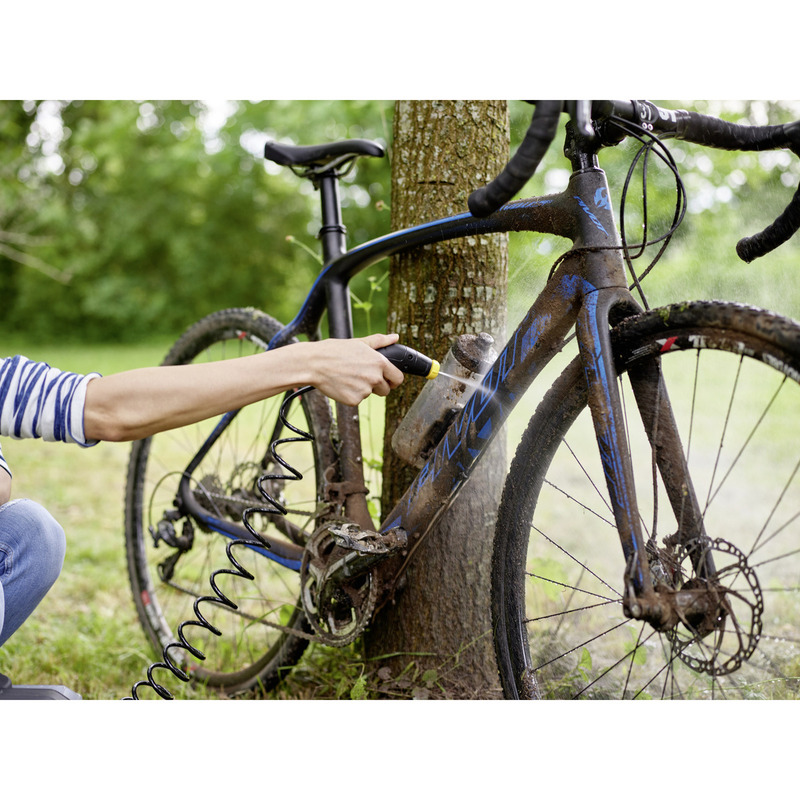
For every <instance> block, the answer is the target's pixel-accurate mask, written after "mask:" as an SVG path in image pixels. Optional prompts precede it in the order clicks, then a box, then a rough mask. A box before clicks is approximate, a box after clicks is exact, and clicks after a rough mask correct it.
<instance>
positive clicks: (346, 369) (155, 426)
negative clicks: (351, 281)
mask: <svg viewBox="0 0 800 800" xmlns="http://www.w3.org/2000/svg"><path fill="white" fill-rule="evenodd" d="M397 338H398V337H397V335H396V334H388V335H384V334H373V335H372V336H368V337H366V338H364V339H326V340H323V341H320V342H298V343H296V344H291V345H287V346H285V347H281V348H278V349H276V350H270V351H268V352H266V353H259V354H257V355H253V356H245V357H243V358H237V359H232V360H230V361H224V362H212V363H207V364H186V365H180V366H169V367H145V368H143V369H137V370H130V371H128V372H121V373H118V374H116V375H109V376H105V377H101V378H95V379H94V380H92V381H91V382H89V384H88V385H87V387H86V404H85V408H84V417H83V425H84V434H85V437H86V439H87V440H97V439H99V440H105V441H130V440H133V439H142V438H145V437H147V436H150V435H152V434H154V433H158V432H159V431H163V430H168V429H171V428H177V427H181V426H183V425H188V424H190V423H192V422H197V421H199V420H201V419H206V418H208V417H213V416H217V415H219V414H223V413H225V412H226V411H231V410H233V409H236V408H241V407H243V406H246V405H249V404H250V403H254V402H257V401H258V400H263V399H264V398H266V397H271V396H272V395H276V394H280V393H282V392H284V391H286V390H287V389H292V388H295V387H298V386H306V385H309V384H310V385H312V386H316V387H317V388H318V389H319V390H320V391H322V392H323V393H324V394H326V395H327V396H328V397H330V398H332V399H333V400H336V401H339V402H342V403H344V404H345V405H357V404H358V403H359V402H361V401H362V400H363V399H364V398H366V397H367V396H369V395H370V394H372V393H374V394H378V395H381V396H385V395H386V394H388V393H389V391H390V390H391V389H393V388H395V387H396V386H399V385H400V383H402V381H403V373H402V372H400V370H399V369H397V367H395V366H394V365H393V364H391V363H390V362H389V361H388V360H387V359H385V358H384V357H383V356H382V355H380V353H377V352H376V349H377V348H379V347H385V346H387V345H389V344H393V343H394V342H396V341H397Z"/></svg>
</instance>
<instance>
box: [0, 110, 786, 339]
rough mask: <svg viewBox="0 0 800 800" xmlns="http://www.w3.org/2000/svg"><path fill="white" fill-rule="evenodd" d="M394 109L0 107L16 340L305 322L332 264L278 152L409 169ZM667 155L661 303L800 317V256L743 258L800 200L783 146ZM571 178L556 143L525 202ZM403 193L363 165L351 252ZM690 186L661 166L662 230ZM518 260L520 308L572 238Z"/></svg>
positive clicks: (758, 113)
mask: <svg viewBox="0 0 800 800" xmlns="http://www.w3.org/2000/svg"><path fill="white" fill-rule="evenodd" d="M663 105H665V106H667V107H672V108H677V107H691V108H693V109H694V110H697V111H701V112H704V113H711V114H715V115H720V116H724V117H725V118H727V119H730V120H734V121H743V122H747V123H751V124H753V123H759V124H761V123H767V122H769V123H774V122H781V121H788V120H790V119H794V118H797V117H798V116H800V107H799V106H798V104H797V103H792V102H788V101H784V102H774V103H768V102H762V101H759V102H744V101H737V102H729V103H723V102H695V101H684V102H673V101H663ZM392 110H393V104H392V103H391V102H390V101H266V102H213V103H206V102H199V101H163V100H159V101H140V102H138V101H130V100H124V101H122V100H120V101H111V100H95V101H70V102H66V101H63V102H62V101H10V100H6V101H0V292H2V297H3V301H4V309H3V315H2V319H1V320H0V333H2V334H3V335H4V336H5V337H7V338H8V337H13V338H14V339H17V340H18V339H19V337H20V335H21V336H23V337H24V338H25V339H27V340H29V341H41V342H47V341H51V342H52V341H56V340H58V341H64V340H73V341H87V342H88V341H102V342H123V341H140V340H147V339H151V338H153V337H164V336H174V335H176V334H178V333H179V332H180V331H182V330H183V329H184V328H185V327H186V326H187V325H189V324H190V323H191V322H193V321H194V320H196V319H197V318H198V317H200V316H202V315H204V314H207V313H210V312H211V311H214V310H216V309H218V308H222V307H225V306H235V305H256V306H260V307H262V308H264V309H266V310H267V311H268V312H269V313H271V314H272V315H273V316H275V317H277V318H278V319H280V320H282V321H284V322H288V321H289V319H291V317H292V316H293V315H294V313H295V312H296V310H297V308H298V306H299V304H300V303H301V302H302V299H303V297H304V295H305V292H306V291H307V289H308V287H309V286H310V284H311V282H312V281H313V279H314V277H315V275H316V273H317V271H318V269H319V263H318V262H317V261H316V260H315V258H314V257H313V255H311V254H309V252H307V250H306V247H310V248H312V249H313V250H316V242H315V236H316V232H317V229H318V226H319V212H318V199H317V195H316V193H315V192H314V190H313V188H312V187H311V185H310V184H309V183H308V182H307V181H302V180H300V179H298V178H297V177H296V176H294V175H293V174H292V173H291V172H290V171H289V170H288V169H286V168H280V167H276V166H275V165H272V164H270V163H267V162H265V161H264V159H263V157H262V155H261V153H262V149H263V143H264V141H265V140H266V139H268V138H272V139H279V140H284V141H292V142H295V143H298V144H312V143H316V142H318V141H324V140H331V139H337V138H355V137H364V138H372V139H377V140H379V141H382V142H383V143H384V144H386V145H387V146H388V147H389V154H390V156H391V125H392ZM510 113H511V122H512V126H511V129H512V148H513V147H515V146H516V145H517V144H518V142H519V140H520V138H521V136H522V135H523V134H524V131H525V130H526V128H527V126H528V123H529V120H530V113H531V109H530V106H528V105H526V104H524V103H516V102H514V103H510ZM667 144H668V147H669V149H670V152H671V153H672V155H673V157H674V158H675V160H676V162H677V164H678V167H679V169H680V171H681V175H682V177H683V180H684V182H685V184H686V188H687V192H688V197H689V213H688V215H687V218H686V220H685V222H684V223H683V225H682V227H681V229H680V230H679V231H678V234H677V235H676V236H675V239H674V243H673V245H672V247H671V248H670V250H669V251H668V253H669V255H668V258H665V261H664V262H663V264H665V265H666V266H661V267H659V268H658V269H657V270H656V271H655V272H654V274H653V277H651V278H648V279H647V283H646V287H652V292H651V295H650V297H651V305H656V304H660V303H661V302H665V301H667V300H675V299H682V298H684V297H686V296H697V295H701V294H702V295H704V296H707V297H711V296H715V297H724V298H726V299H734V300H743V301H748V302H753V303H755V304H759V305H771V306H775V305H776V301H777V304H778V305H779V306H780V305H781V304H782V307H779V308H778V310H781V311H783V312H784V313H789V314H792V315H794V316H800V303H798V290H797V289H796V288H795V286H796V284H797V283H798V282H797V280H796V279H795V276H794V271H793V269H794V268H793V266H792V264H794V265H796V264H797V256H798V252H799V249H798V244H797V242H792V243H790V244H789V245H786V246H784V247H783V248H781V249H780V250H779V251H778V252H777V253H776V254H775V255H774V256H770V257H769V258H768V259H765V260H764V261H762V262H761V263H760V264H759V263H758V262H757V263H756V264H754V265H749V266H746V265H743V264H742V262H739V261H738V259H737V258H736V256H735V254H734V251H733V248H734V246H735V242H736V240H737V239H738V238H739V236H741V235H744V234H745V233H748V234H749V233H753V232H755V231H756V230H760V229H761V228H762V227H763V226H764V225H766V224H767V223H769V222H771V221H772V220H773V219H774V218H775V216H776V215H777V214H778V213H779V212H780V211H781V210H782V208H783V207H784V206H785V204H786V203H787V202H788V200H789V198H790V197H791V194H792V191H793V189H792V187H793V186H794V187H796V186H797V184H798V182H799V181H800V168H799V167H798V163H797V161H798V160H797V159H795V158H793V157H791V156H790V154H788V153H785V152H782V151H781V152H776V153H761V154H758V153H724V152H720V151H711V150H706V149H702V148H699V147H696V146H693V145H688V144H685V143H681V142H668V143H667ZM637 149H638V144H636V143H634V142H632V141H629V142H627V143H626V144H625V145H623V146H622V147H620V148H616V149H615V150H613V151H609V152H607V153H604V154H603V155H602V157H601V163H602V165H603V167H604V168H606V169H607V170H608V172H609V174H610V176H611V179H612V202H613V203H614V206H615V208H616V209H617V211H619V207H620V200H621V197H620V194H619V188H620V187H621V186H622V181H624V179H625V176H626V173H627V171H628V168H629V166H630V163H631V161H632V159H633V157H634V155H635V153H636V150H637ZM567 167H568V164H567V162H566V161H565V160H564V158H563V155H562V154H561V152H560V149H559V148H558V147H554V148H552V149H551V151H550V153H549V154H548V156H547V159H546V162H545V164H544V168H543V169H542V170H541V171H540V173H539V174H537V176H536V177H535V178H534V179H533V180H532V181H531V184H530V186H529V187H528V188H527V190H526V193H527V194H540V193H549V192H554V191H559V190H561V189H562V188H563V187H564V185H565V184H566V180H567V177H568V172H567ZM638 173H639V178H640V176H641V168H640V169H639V170H638ZM390 180H391V166H390V158H389V159H382V160H378V159H365V160H362V161H361V162H360V163H359V166H358V169H357V170H356V171H355V172H354V173H351V175H349V176H348V177H347V178H346V179H345V180H344V182H343V186H342V200H343V204H344V206H345V209H344V214H345V222H346V225H347V228H348V242H349V243H350V244H351V245H354V244H358V243H361V242H364V241H366V240H368V239H371V238H374V237H376V236H380V235H383V234H385V233H387V232H388V230H389V213H388V211H387V210H386V209H385V208H383V209H382V204H383V205H384V206H385V204H386V203H388V201H389V198H390ZM637 180H638V184H637V183H636V181H634V182H633V183H632V187H633V188H632V190H631V192H630V193H629V196H628V199H627V207H626V229H627V230H628V235H629V237H630V239H631V241H637V237H640V236H641V221H642V216H641V198H640V195H641V180H640V179H637ZM674 186H675V184H674V179H673V178H672V177H671V174H670V173H669V172H668V171H667V170H665V169H663V168H661V167H659V166H658V165H657V164H654V163H651V164H650V166H649V167H648V212H649V221H650V228H649V233H650V234H651V235H653V234H654V233H655V234H656V235H657V234H659V233H661V232H663V230H664V229H665V227H666V226H667V225H668V223H669V221H670V220H671V218H672V214H673V206H674V195H675V190H674ZM637 192H638V194H637ZM289 235H291V236H293V237H295V241H291V240H289V239H287V236H289ZM510 246H511V248H512V260H511V293H512V305H513V303H514V302H516V301H515V299H514V298H515V297H517V296H519V295H524V292H523V291H519V290H524V289H528V288H530V289H534V288H535V285H531V280H530V279H529V276H533V282H534V284H535V283H536V282H537V281H542V280H544V276H545V275H546V273H547V269H546V267H547V265H549V263H551V262H552V261H553V260H554V259H555V257H556V256H557V255H558V254H559V253H560V252H562V251H563V249H565V248H566V242H563V243H559V242H557V241H556V242H554V241H553V240H552V239H550V238H546V237H541V236H538V235H537V234H525V235H522V236H520V237H512V242H511V245H510ZM646 260H647V257H645V258H644V259H643V261H646ZM643 266H644V265H643ZM385 271H386V263H385V262H384V264H383V265H378V266H377V267H375V268H372V270H370V272H369V273H368V274H366V275H363V276H360V278H359V279H358V280H357V281H356V282H355V283H354V284H353V287H352V288H353V291H354V294H355V295H356V296H357V298H358V299H359V301H360V303H361V306H362V307H363V308H366V309H368V310H370V314H368V315H357V318H356V321H357V325H358V327H359V331H358V332H359V333H366V332H367V329H369V330H380V329H382V328H383V326H384V325H385V292H380V291H375V289H374V287H376V286H377V287H379V286H380V283H379V282H380V280H381V276H382V274H383V273H385ZM519 302H520V304H522V303H523V302H524V301H522V300H520V301H519ZM511 317H512V318H513V317H514V313H513V309H512V314H511Z"/></svg>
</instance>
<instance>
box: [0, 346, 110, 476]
mask: <svg viewBox="0 0 800 800" xmlns="http://www.w3.org/2000/svg"><path fill="white" fill-rule="evenodd" d="M98 377H100V375H99V373H97V372H92V373H90V374H89V375H79V374H77V373H74V372H62V371H61V370H59V369H55V368H54V367H51V366H50V365H49V364H45V363H43V362H37V361H31V360H30V359H28V358H25V357H24V356H14V357H13V358H4V359H0V435H2V436H10V437H12V438H13V439H44V440H45V441H47V442H70V443H74V444H78V445H80V446H81V447H91V446H92V445H95V444H97V441H96V440H90V441H86V437H85V435H84V431H83V407H84V404H85V401H86V385H87V384H88V383H89V381H90V380H92V379H93V378H98ZM0 467H2V468H3V469H4V470H5V471H6V472H8V473H9V475H10V474H11V470H10V469H9V467H8V464H7V463H6V460H5V458H3V454H2V450H0Z"/></svg>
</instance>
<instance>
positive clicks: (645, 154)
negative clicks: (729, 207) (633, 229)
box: [609, 116, 687, 309]
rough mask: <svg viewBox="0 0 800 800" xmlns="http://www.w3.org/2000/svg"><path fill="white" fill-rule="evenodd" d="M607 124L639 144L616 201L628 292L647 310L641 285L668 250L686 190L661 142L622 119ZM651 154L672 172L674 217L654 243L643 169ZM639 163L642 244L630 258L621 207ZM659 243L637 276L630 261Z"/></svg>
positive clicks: (681, 216)
mask: <svg viewBox="0 0 800 800" xmlns="http://www.w3.org/2000/svg"><path fill="white" fill-rule="evenodd" d="M609 122H610V123H611V124H613V125H616V126H617V127H618V128H619V129H620V130H622V131H623V132H624V133H626V134H628V135H629V136H632V137H633V138H635V139H637V140H638V141H639V142H641V144H642V146H641V147H640V148H639V150H638V152H637V153H636V155H635V156H634V158H633V160H632V161H631V164H630V167H629V168H628V174H627V176H626V178H625V183H624V184H623V189H622V197H621V200H620V238H621V240H622V252H623V256H624V258H625V263H626V265H627V267H628V269H629V271H630V274H631V278H632V280H633V283H632V285H631V286H630V287H629V288H631V289H633V288H634V287H635V288H636V290H637V291H638V293H639V296H640V297H641V299H642V303H643V305H644V307H645V308H646V309H647V308H649V306H648V303H647V298H646V297H645V295H644V291H643V289H642V286H641V282H642V280H643V279H644V278H645V277H646V276H647V275H648V274H649V273H650V272H651V271H652V269H653V267H655V265H656V263H657V262H658V261H659V259H660V258H661V256H662V255H663V254H664V252H665V250H666V249H667V247H668V246H669V243H670V241H671V240H672V236H673V234H674V233H675V231H676V230H677V229H678V227H679V226H680V224H681V223H682V222H683V219H684V217H685V215H686V207H687V200H686V188H685V186H684V184H683V180H682V179H681V176H680V173H679V171H678V166H677V164H676V163H675V159H674V158H673V156H672V153H670V151H669V149H668V148H667V147H666V146H665V145H664V143H663V141H662V140H661V139H660V138H659V137H658V136H656V135H655V134H654V133H653V132H651V131H647V130H645V129H643V128H641V127H640V126H638V125H635V124H633V123H631V122H629V121H628V120H625V119H623V118H622V117H617V116H611V117H610V118H609ZM653 153H654V154H655V155H656V157H657V158H659V159H660V160H661V161H662V162H663V163H664V164H666V166H667V167H668V168H669V170H670V171H671V172H672V174H673V176H674V178H675V188H676V199H675V213H674V215H673V218H672V223H671V225H670V228H669V230H668V231H667V232H666V233H664V234H662V235H661V236H658V237H656V238H655V239H648V238H647V237H648V205H647V167H648V161H649V158H650V155H651V154H653ZM640 160H642V241H641V243H640V244H637V245H634V247H636V248H638V252H636V253H635V254H632V253H631V250H630V247H629V245H628V237H627V234H626V228H625V206H626V202H627V196H628V191H629V187H630V184H631V180H632V178H633V175H634V172H635V170H636V166H637V164H638V163H639V161H640ZM659 242H663V244H662V245H661V247H660V249H659V250H658V252H657V253H656V255H655V256H654V257H653V260H652V261H651V262H650V264H649V265H648V266H647V267H646V268H645V269H644V270H643V271H642V272H641V273H639V274H638V275H637V273H636V270H635V269H634V267H633V261H634V259H637V258H639V257H641V256H642V255H643V254H644V251H645V249H646V248H647V247H650V246H652V245H654V244H658V243H659Z"/></svg>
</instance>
